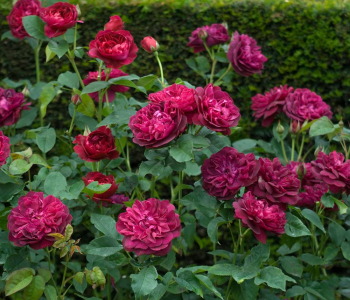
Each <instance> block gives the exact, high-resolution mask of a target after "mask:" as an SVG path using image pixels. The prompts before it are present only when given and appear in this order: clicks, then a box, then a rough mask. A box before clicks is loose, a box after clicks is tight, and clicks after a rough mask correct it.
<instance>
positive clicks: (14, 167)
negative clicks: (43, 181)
mask: <svg viewBox="0 0 350 300" xmlns="http://www.w3.org/2000/svg"><path fill="white" fill-rule="evenodd" d="M32 165H33V164H32V163H28V162H27V161H25V160H24V159H16V160H14V161H13V162H12V163H11V164H10V166H9V172H10V173H11V174H12V175H20V174H23V173H26V172H28V170H29V169H30V168H31V167H32Z"/></svg>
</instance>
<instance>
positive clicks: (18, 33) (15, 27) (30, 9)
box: [6, 0, 41, 40]
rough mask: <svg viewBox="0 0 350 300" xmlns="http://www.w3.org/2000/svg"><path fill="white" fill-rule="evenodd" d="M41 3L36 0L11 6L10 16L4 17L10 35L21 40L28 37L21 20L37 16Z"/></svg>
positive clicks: (20, 1)
mask: <svg viewBox="0 0 350 300" xmlns="http://www.w3.org/2000/svg"><path fill="white" fill-rule="evenodd" d="M40 7H41V2H40V1H38V0H19V1H17V2H16V3H15V5H14V6H13V8H12V10H11V12H10V14H9V15H8V16H7V17H6V19H7V22H8V24H9V26H10V30H11V34H12V35H13V36H14V37H16V38H18V39H21V40H22V39H23V38H25V37H26V36H29V34H28V33H27V31H26V30H25V28H24V26H23V23H22V18H23V17H27V16H33V15H34V16H39V14H40Z"/></svg>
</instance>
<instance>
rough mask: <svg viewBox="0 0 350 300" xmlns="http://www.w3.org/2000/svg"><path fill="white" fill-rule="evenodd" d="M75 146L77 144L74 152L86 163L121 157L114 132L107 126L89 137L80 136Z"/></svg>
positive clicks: (75, 141)
mask: <svg viewBox="0 0 350 300" xmlns="http://www.w3.org/2000/svg"><path fill="white" fill-rule="evenodd" d="M73 144H77V145H76V146H74V151H75V152H76V153H77V154H78V155H79V157H80V158H81V159H82V160H85V161H89V162H98V161H100V160H101V159H105V158H108V159H116V158H118V156H119V152H118V151H117V148H116V146H115V140H114V137H113V135H112V131H111V130H110V129H109V128H108V127H106V126H101V127H99V128H98V129H96V130H95V131H93V132H91V133H90V134H89V135H88V136H84V135H81V134H79V135H78V136H76V137H75V140H74V141H73Z"/></svg>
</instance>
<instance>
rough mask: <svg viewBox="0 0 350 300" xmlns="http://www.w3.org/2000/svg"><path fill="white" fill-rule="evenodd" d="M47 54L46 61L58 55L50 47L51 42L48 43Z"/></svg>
mask: <svg viewBox="0 0 350 300" xmlns="http://www.w3.org/2000/svg"><path fill="white" fill-rule="evenodd" d="M45 54H46V62H49V61H50V60H51V59H53V58H54V57H55V56H56V53H55V52H53V51H52V50H51V49H50V47H49V44H47V46H46V48H45Z"/></svg>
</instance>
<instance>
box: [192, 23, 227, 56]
mask: <svg viewBox="0 0 350 300" xmlns="http://www.w3.org/2000/svg"><path fill="white" fill-rule="evenodd" d="M203 36H204V37H206V38H205V43H206V44H207V46H208V47H209V48H210V47H213V46H215V45H219V44H225V43H226V42H227V41H228V40H229V39H230V36H229V35H228V31H227V28H226V27H225V26H224V25H222V24H211V25H210V26H208V25H205V26H203V27H200V28H197V29H196V30H194V31H193V32H192V34H191V36H190V37H189V41H190V42H189V43H188V44H187V46H189V47H191V48H193V51H194V53H197V52H201V51H204V50H205V47H204V43H203V40H202V37H203Z"/></svg>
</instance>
